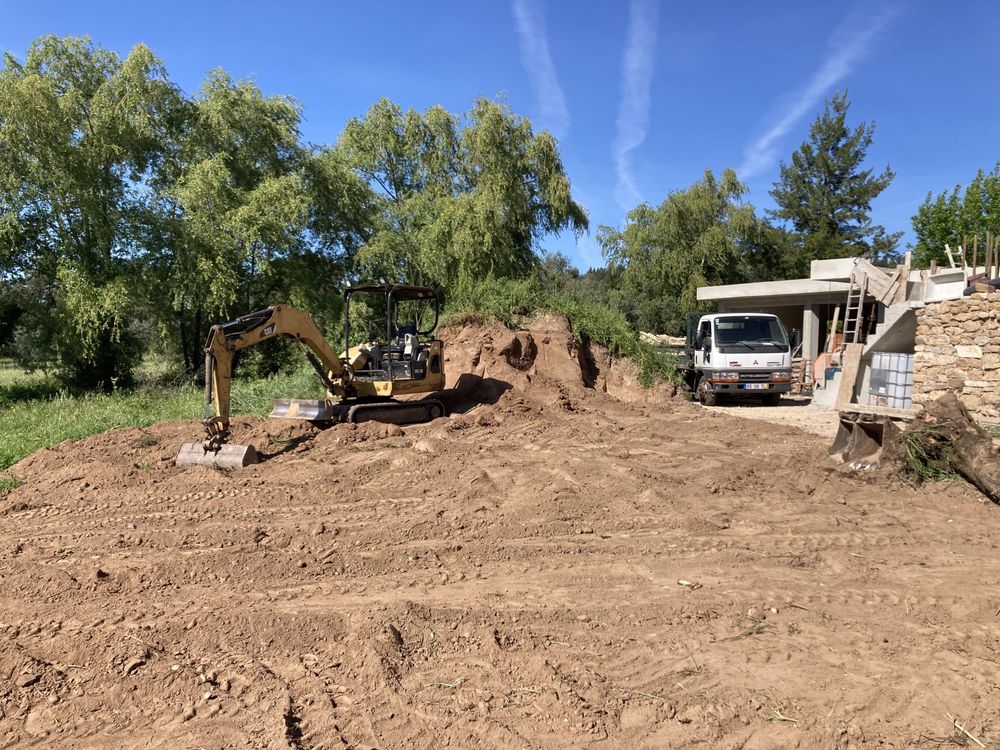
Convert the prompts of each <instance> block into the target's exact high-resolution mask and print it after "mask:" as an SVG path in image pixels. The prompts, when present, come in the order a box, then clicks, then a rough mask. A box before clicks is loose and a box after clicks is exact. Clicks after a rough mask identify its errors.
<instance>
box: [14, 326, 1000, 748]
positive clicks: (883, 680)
mask: <svg viewBox="0 0 1000 750" xmlns="http://www.w3.org/2000/svg"><path fill="white" fill-rule="evenodd" d="M446 337H447V340H448V343H449V347H450V348H449V357H450V359H449V361H448V363H447V367H448V370H449V375H450V377H451V378H453V379H454V380H455V383H454V386H455V387H454V388H453V389H452V390H451V391H450V392H449V393H448V394H447V398H448V400H449V403H450V405H451V407H452V409H453V410H454V414H453V416H452V417H450V418H445V419H440V420H437V421H436V422H433V423H431V424H427V425H420V426H413V427H405V428H403V429H399V428H396V427H387V426H382V425H373V424H366V425H361V426H351V425H340V426H336V427H333V428H330V429H327V430H319V429H316V428H314V427H312V426H309V425H300V424H290V423H287V422H253V421H250V420H241V421H239V422H238V424H237V425H236V428H235V435H234V441H243V442H251V441H252V442H255V443H256V445H257V447H258V449H259V450H260V451H261V453H262V454H264V456H265V458H266V460H265V461H264V462H263V463H261V464H260V465H258V466H254V467H251V468H248V469H245V470H243V471H240V472H233V473H223V472H220V471H217V470H213V469H209V468H203V467H188V468H183V469H181V468H177V467H174V466H173V465H172V459H173V456H174V454H175V452H176V450H177V448H178V447H179V445H180V443H181V442H183V441H186V440H192V439H196V438H197V437H198V433H199V429H200V428H199V425H198V423H197V421H191V422H177V423H170V424H161V425H157V426H156V427H153V428H150V429H148V430H121V431H117V432H112V433H109V434H105V435H101V436H96V437H92V438H89V439H86V440H82V441H79V442H72V443H66V444H63V445H60V446H58V447H56V448H54V449H51V450H42V451H39V452H38V453H36V454H34V455H32V456H30V457H29V458H27V459H25V460H24V461H23V462H21V463H20V464H19V465H18V466H16V467H15V472H16V473H17V474H18V475H19V476H21V477H22V478H23V479H25V480H26V481H25V484H24V485H23V486H22V487H20V488H19V489H17V490H15V491H14V492H12V493H10V494H8V495H7V496H5V497H3V498H0V560H2V565H0V747H12V746H23V745H32V744H34V745H35V746H38V747H55V748H71V747H73V748H76V747H88V748H108V749H110V748H123V747H124V748H140V747H142V748H151V747H160V748H187V747H205V748H220V747H232V748H244V747H260V748H340V747H358V748H368V747H380V748H410V747H426V748H439V747H443V746H450V747H463V748H464V747H476V746H496V747H537V748H550V747H555V748H560V747H564V748H578V747H606V748H621V747H629V748H631V747H657V748H663V747H691V746H695V745H698V743H701V744H700V746H702V747H712V748H745V749H746V750H749V749H751V748H758V749H759V748H778V747H781V748H785V747H801V748H866V747H895V748H902V747H913V746H919V745H920V744H921V743H923V742H926V743H930V744H928V745H927V746H930V747H932V746H934V743H935V742H938V741H944V740H947V738H949V737H950V736H953V735H954V734H955V730H954V729H953V727H952V723H951V720H950V719H949V714H951V715H952V716H957V717H959V718H960V719H961V720H962V722H963V726H966V727H967V728H968V729H969V730H970V731H971V732H972V733H973V734H975V735H976V736H977V737H978V738H980V739H981V740H982V741H983V742H985V743H987V744H988V743H990V742H991V741H992V742H993V743H996V742H997V741H998V740H1000V669H998V667H1000V665H998V659H1000V618H998V617H997V614H996V613H997V610H998V607H1000V594H998V591H1000V588H998V584H1000V566H998V563H997V553H998V550H997V543H998V541H1000V516H998V512H997V509H996V508H995V507H993V506H991V505H988V504H984V503H982V502H980V501H979V500H980V498H979V496H978V495H977V494H976V493H975V492H973V491H972V490H970V489H968V488H967V487H966V486H964V485H959V484H936V485H932V486H928V487H926V488H923V489H915V488H913V487H910V486H908V485H906V484H903V483H901V482H899V481H897V480H894V479H892V478H891V477H889V476H887V475H883V474H878V473H864V474H857V475H851V474H848V473H844V472H843V471H841V470H839V469H837V468H836V467H834V466H833V464H831V463H829V462H828V460H827V459H826V457H825V447H826V443H827V441H826V440H824V439H823V438H820V437H817V436H812V435H808V434H806V433H803V432H801V431H799V430H797V429H795V428H793V427H788V426H776V425H771V424H767V423H764V422H758V421H749V420H741V419H737V418H735V417H731V416H728V415H719V416H717V417H713V418H707V417H706V416H705V414H704V412H702V411H700V410H698V409H697V408H695V407H694V406H691V405H689V404H687V403H685V402H683V401H682V400H680V399H670V398H669V394H667V393H663V392H652V393H651V392H649V391H643V390H641V389H639V388H637V387H636V386H635V384H634V377H633V375H632V373H630V372H629V370H628V368H627V367H616V366H614V365H613V364H612V363H611V362H610V361H609V359H608V358H607V357H606V356H604V355H603V354H601V353H600V352H592V351H590V350H588V349H585V348H580V347H577V346H575V345H574V344H573V341H572V337H571V336H570V335H569V334H568V332H567V330H566V328H565V325H563V324H562V323H561V322H560V321H558V320H554V319H546V320H541V321H539V322H538V323H537V324H536V325H535V326H533V327H532V328H531V329H530V330H529V331H522V332H518V333H516V334H512V333H510V332H508V331H506V330H504V329H502V328H482V327H472V326H469V327H466V328H462V329H452V330H450V331H447V332H446ZM289 395H294V394H289Z"/></svg>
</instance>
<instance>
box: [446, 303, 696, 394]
mask: <svg viewBox="0 0 1000 750" xmlns="http://www.w3.org/2000/svg"><path fill="white" fill-rule="evenodd" d="M440 335H441V338H442V339H443V340H444V341H445V345H446V347H445V352H446V357H445V376H446V383H447V386H448V389H449V391H448V392H446V393H445V394H443V398H444V400H445V401H446V405H447V406H448V407H449V409H450V410H452V411H465V410H467V409H469V408H471V407H473V406H476V405H477V404H482V403H498V402H503V403H504V406H506V405H507V404H510V403H516V404H523V403H524V401H525V400H526V401H528V402H530V403H531V404H533V405H536V406H543V407H544V406H551V407H557V408H560V409H564V410H572V409H573V408H574V404H575V403H576V402H577V401H580V400H582V399H587V398H591V397H593V396H594V395H596V394H606V395H609V396H611V397H613V398H615V399H617V400H622V401H633V402H648V403H658V404H659V405H661V406H663V407H666V406H667V404H666V402H667V401H668V400H669V399H670V398H671V397H672V396H674V395H675V393H676V388H674V387H673V386H658V387H657V388H643V387H642V386H641V385H639V381H638V372H637V369H636V366H635V365H634V363H632V362H631V361H630V360H627V359H616V358H614V357H612V356H611V355H610V354H609V353H608V352H607V350H605V349H604V348H603V347H600V346H596V345H592V344H588V343H583V344H581V343H580V342H579V341H578V340H577V339H576V337H575V336H574V335H573V332H572V330H571V329H570V327H569V324H568V323H567V321H566V319H565V318H563V317H560V316H554V315H545V316H541V317H539V318H536V319H535V320H534V321H532V322H531V323H530V324H529V325H528V326H526V327H525V328H524V329H522V330H518V331H511V330H509V329H508V328H506V327H505V326H503V325H500V324H494V325H491V326H483V325H479V324H476V325H465V326H457V327H451V328H444V329H442V330H441V333H440ZM502 408H503V407H502Z"/></svg>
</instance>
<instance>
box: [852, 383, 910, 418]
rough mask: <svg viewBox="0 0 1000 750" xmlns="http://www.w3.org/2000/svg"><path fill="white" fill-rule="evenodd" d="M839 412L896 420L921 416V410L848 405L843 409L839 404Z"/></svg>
mask: <svg viewBox="0 0 1000 750" xmlns="http://www.w3.org/2000/svg"><path fill="white" fill-rule="evenodd" d="M841 382H843V381H841ZM837 411H846V412H851V413H852V414H872V415H874V416H879V417H894V418H895V419H914V418H915V417H916V416H917V415H918V414H920V409H896V408H894V407H892V406H872V405H870V404H846V405H845V406H843V407H841V406H840V405H839V403H838V405H837Z"/></svg>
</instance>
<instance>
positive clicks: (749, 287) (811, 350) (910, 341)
mask: <svg viewBox="0 0 1000 750" xmlns="http://www.w3.org/2000/svg"><path fill="white" fill-rule="evenodd" d="M975 270H977V271H978V270H985V269H975ZM974 275H975V274H974V272H973V269H968V268H944V269H939V268H931V269H914V268H911V267H910V264H909V260H907V263H906V264H905V265H903V266H899V267H897V268H878V267H876V266H874V265H872V264H871V263H869V262H868V261H865V260H862V259H858V258H835V259H830V260H814V261H813V262H812V263H811V264H810V273H809V278H808V279H789V280H785V281H763V282H756V283H750V284H728V285H723V286H706V287H699V289H698V300H699V301H703V302H712V303H714V304H715V305H716V306H717V307H718V310H719V312H765V313H771V314H773V315H777V316H778V317H779V318H781V320H782V322H783V323H784V325H785V328H787V329H788V330H789V331H791V330H792V329H797V330H799V331H800V332H801V334H802V354H801V356H802V358H803V361H804V362H805V363H806V380H807V382H808V383H810V384H811V385H815V387H816V388H817V394H816V399H817V400H818V401H821V402H822V401H825V400H827V399H825V398H824V394H822V393H821V391H822V390H823V389H824V388H825V389H826V390H827V391H830V390H835V389H832V388H831V385H832V384H831V383H828V382H826V381H827V377H826V375H827V373H828V371H829V370H830V369H834V370H835V368H831V367H830V365H831V364H835V362H834V363H831V361H830V357H829V356H828V355H827V354H826V353H827V352H829V351H832V352H836V351H839V349H840V337H839V335H838V332H837V331H835V330H832V329H833V325H832V324H833V321H834V318H835V317H836V318H837V319H838V320H839V321H841V322H843V320H844V316H845V308H846V304H847V300H848V292H849V291H850V290H851V287H852V283H858V284H860V279H861V277H866V281H865V283H866V284H867V290H868V294H866V295H865V296H864V302H863V305H862V308H861V321H860V330H861V337H860V340H861V341H864V342H865V351H864V358H863V360H862V361H863V363H868V364H870V362H871V359H872V356H873V355H874V354H876V353H879V352H887V353H900V354H913V353H914V345H915V338H916V330H917V318H916V313H915V311H916V310H917V309H919V308H921V307H923V306H924V305H926V304H927V303H929V302H939V301H942V300H950V299H959V298H961V297H962V296H963V292H964V291H965V289H966V287H967V286H968V281H969V278H970V277H971V276H974ZM852 279H853V282H852ZM904 279H905V283H903V280H904ZM838 307H839V311H838ZM839 327H840V326H838V328H839ZM862 369H863V371H864V367H863V368H862ZM866 378H867V375H865V376H863V377H859V379H858V389H859V391H861V390H862V389H867V387H868V381H867V379H866ZM865 392H866V391H865ZM829 405H830V406H833V403H832V402H831V403H830V404H829Z"/></svg>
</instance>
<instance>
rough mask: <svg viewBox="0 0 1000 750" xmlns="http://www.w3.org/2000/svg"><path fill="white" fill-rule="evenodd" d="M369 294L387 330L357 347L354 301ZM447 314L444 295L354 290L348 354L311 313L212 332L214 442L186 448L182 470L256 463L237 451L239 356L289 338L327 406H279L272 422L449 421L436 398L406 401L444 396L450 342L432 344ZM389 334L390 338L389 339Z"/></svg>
mask: <svg viewBox="0 0 1000 750" xmlns="http://www.w3.org/2000/svg"><path fill="white" fill-rule="evenodd" d="M361 294H363V295H366V297H367V300H366V309H367V310H368V311H373V312H374V313H375V314H376V315H378V316H379V317H382V316H384V318H383V320H384V328H382V327H381V325H380V326H379V330H378V331H369V332H366V333H365V334H362V338H364V337H366V336H367V334H369V333H370V334H371V338H372V339H373V340H371V341H360V342H359V343H356V344H353V345H352V341H353V339H354V338H357V332H354V336H352V330H351V318H352V315H351V300H352V298H355V297H356V295H361ZM440 312H441V302H440V299H439V297H438V295H437V292H436V291H435V290H434V289H433V288H431V287H421V286H411V285H408V284H373V285H364V286H356V287H348V288H347V290H346V291H345V292H344V321H345V322H344V349H343V351H342V352H341V353H339V354H337V353H336V352H335V350H334V349H333V348H332V347H331V346H330V345H329V344H328V343H327V341H326V340H325V339H324V338H323V334H322V332H321V331H320V330H319V328H318V327H317V326H316V324H315V322H313V320H312V318H310V317H309V316H308V315H306V314H305V313H303V312H301V311H299V310H296V309H294V308H291V307H287V306H285V305H272V306H271V307H268V308H266V309H264V310H259V311H257V312H253V313H250V314H248V315H244V316H242V317H240V318H237V319H236V320H233V321H230V322H228V323H224V324H222V325H216V326H212V329H211V331H210V332H209V336H208V341H207V342H206V344H205V410H206V416H205V419H204V421H203V424H204V425H205V429H206V432H207V437H206V439H205V440H204V442H202V443H185V444H184V445H183V446H182V447H181V451H180V453H179V454H178V456H177V459H176V463H177V464H178V465H188V464H200V465H209V466H221V467H225V468H239V467H243V466H247V465H249V464H252V463H256V462H257V460H258V455H257V451H256V450H255V449H254V447H253V446H251V445H230V444H228V443H227V439H228V437H229V421H230V390H231V386H232V371H233V361H234V356H235V354H236V353H237V352H238V351H240V350H242V349H245V348H247V347H249V346H253V345H254V344H258V343H260V342H262V341H266V340H267V339H269V338H273V337H274V336H286V337H288V338H291V339H293V340H294V341H296V343H298V345H299V346H300V347H301V349H302V351H303V353H304V354H305V356H306V359H307V360H308V361H309V363H310V364H311V365H312V366H313V369H315V370H316V374H317V375H318V377H319V379H320V381H321V382H322V383H323V384H324V386H325V387H326V391H327V393H326V398H324V399H278V400H276V401H275V402H274V407H273V409H272V411H271V414H270V416H271V418H273V419H304V420H309V421H315V422H365V421H369V420H374V421H379V422H391V423H394V424H410V423H414V422H427V421H430V420H432V419H436V418H438V417H441V416H444V414H445V407H444V404H443V403H441V401H438V400H437V399H428V398H423V399H419V400H417V399H405V398H404V399H403V400H397V397H398V396H403V397H405V396H412V395H417V394H426V393H433V392H434V391H439V390H443V389H444V383H445V378H444V343H443V342H442V341H441V340H440V339H436V338H433V333H434V330H435V329H436V328H437V324H438V319H439V316H440ZM383 331H384V338H383Z"/></svg>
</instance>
